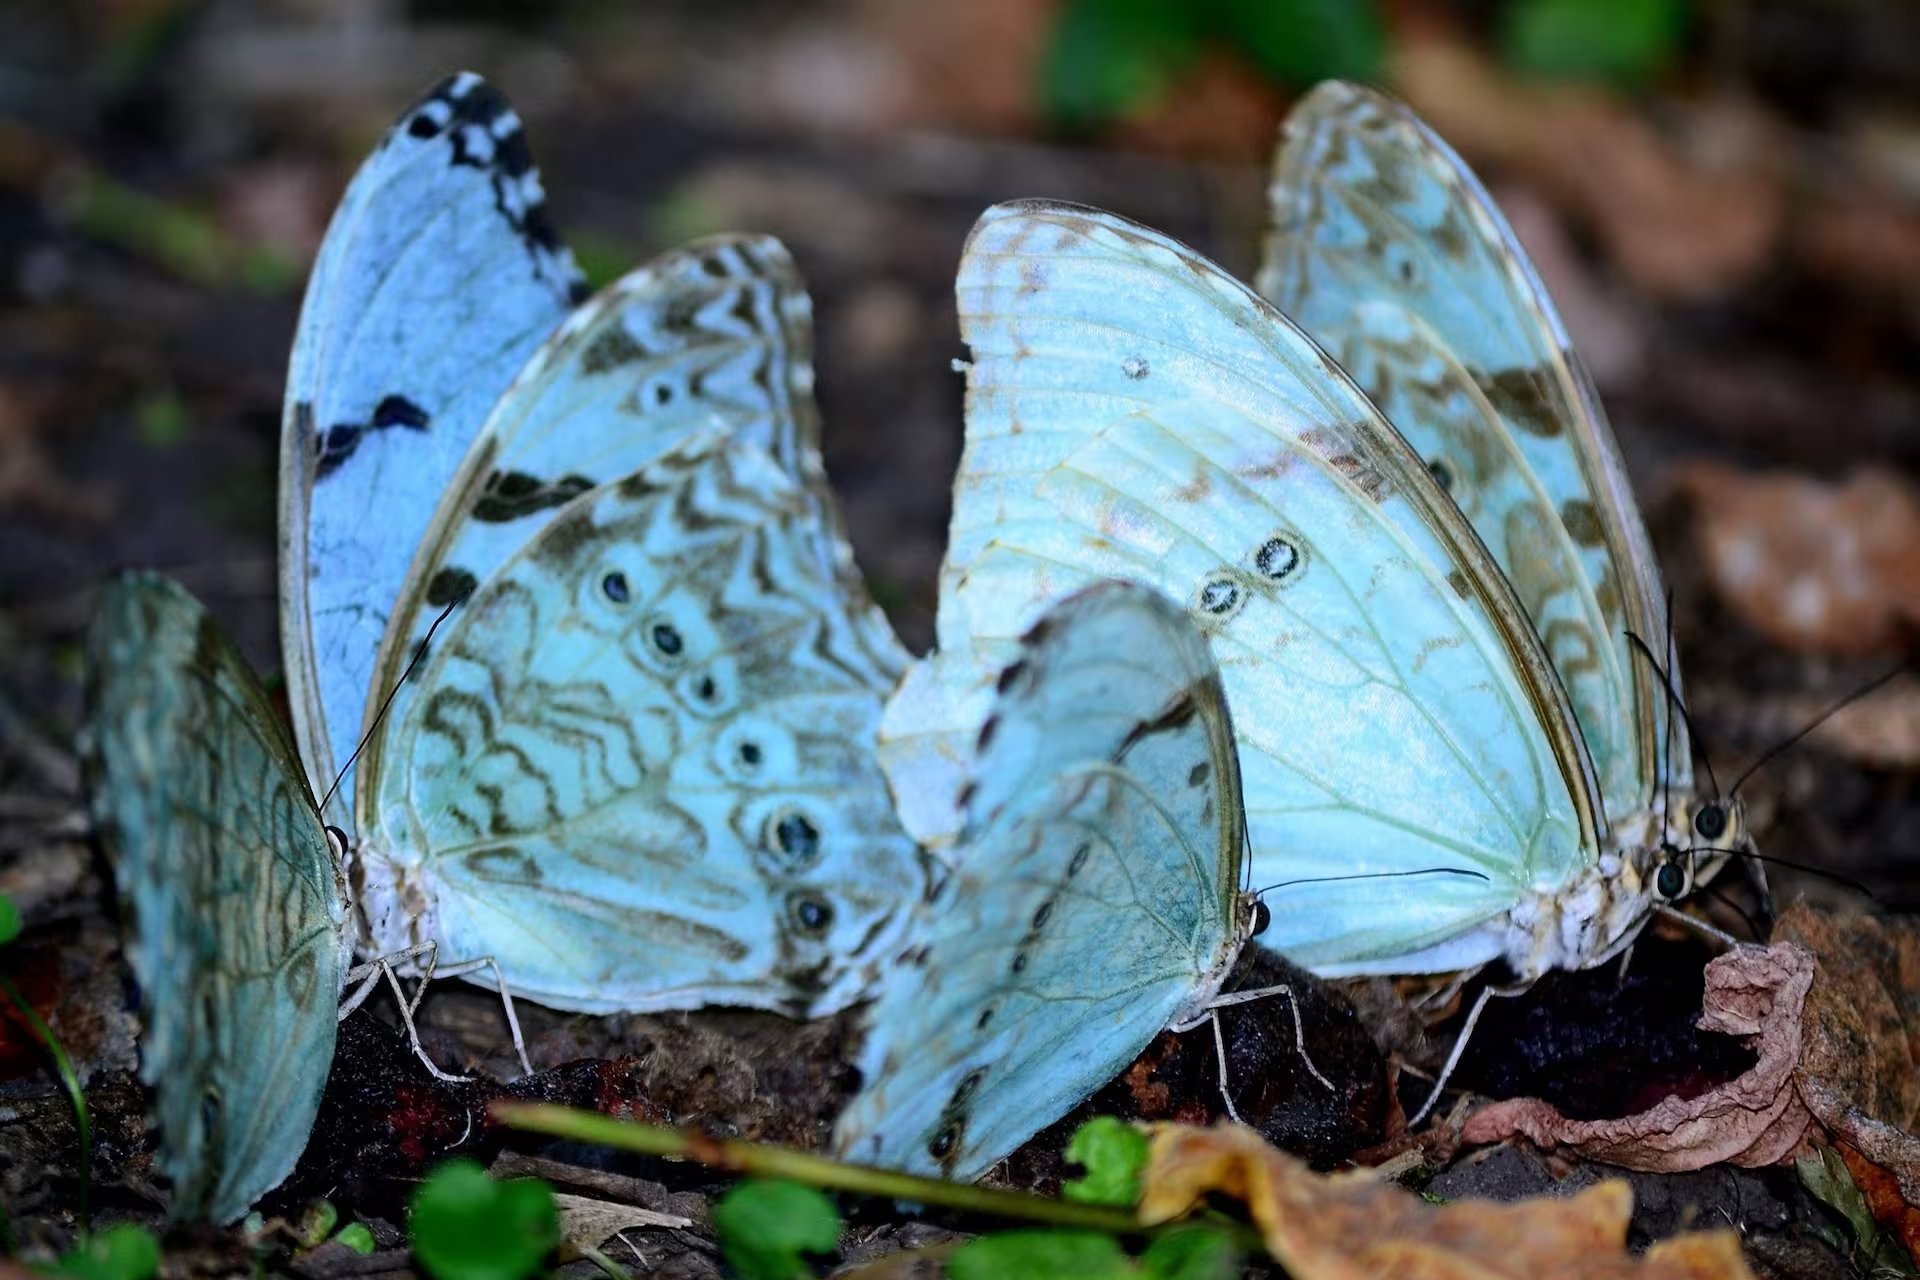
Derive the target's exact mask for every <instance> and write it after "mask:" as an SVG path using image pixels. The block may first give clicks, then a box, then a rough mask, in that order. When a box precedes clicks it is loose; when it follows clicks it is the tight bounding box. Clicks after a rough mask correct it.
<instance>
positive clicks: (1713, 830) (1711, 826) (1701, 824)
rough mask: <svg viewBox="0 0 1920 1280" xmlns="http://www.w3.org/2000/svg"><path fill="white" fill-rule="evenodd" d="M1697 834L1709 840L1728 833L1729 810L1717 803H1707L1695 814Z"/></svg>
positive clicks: (1695, 830)
mask: <svg viewBox="0 0 1920 1280" xmlns="http://www.w3.org/2000/svg"><path fill="white" fill-rule="evenodd" d="M1693 830H1694V832H1695V834H1697V835H1699V836H1701V837H1702V838H1703V839H1707V840H1718V839H1719V838H1720V837H1721V836H1723V835H1725V834H1726V833H1727V811H1726V810H1725V809H1723V808H1721V807H1720V806H1719V805H1717V804H1710V805H1707V806H1706V807H1705V808H1703V809H1701V810H1700V812H1698V813H1696V814H1694V815H1693Z"/></svg>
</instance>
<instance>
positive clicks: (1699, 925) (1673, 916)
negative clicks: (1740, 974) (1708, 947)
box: [1653, 903, 1747, 951]
mask: <svg viewBox="0 0 1920 1280" xmlns="http://www.w3.org/2000/svg"><path fill="white" fill-rule="evenodd" d="M1653 909H1654V911H1655V912H1657V913H1658V914H1660V915H1663V916H1665V917H1666V918H1667V919H1669V920H1671V921H1673V922H1674V923H1675V924H1683V925H1685V926H1686V927H1687V928H1689V929H1691V930H1693V931H1694V932H1695V933H1697V934H1699V935H1700V936H1701V937H1703V938H1706V939H1708V940H1709V941H1712V942H1717V943H1719V944H1720V945H1721V946H1723V947H1725V948H1726V949H1727V950H1729V951H1732V950H1735V949H1737V948H1739V947H1741V946H1744V945H1747V944H1745V943H1742V942H1741V941H1740V939H1738V938H1736V937H1734V936H1733V935H1732V934H1730V933H1728V932H1727V931H1726V930H1725V929H1722V928H1720V927H1719V926H1718V925H1713V924H1709V923H1708V922H1707V921H1705V920H1701V919H1699V918H1698V917H1695V916H1690V915H1688V914H1687V913H1686V912H1684V911H1681V910H1679V909H1678V908H1676V907H1670V906H1667V905H1666V904H1665V903H1659V904H1657V905H1656V906H1655V907H1654V908H1653Z"/></svg>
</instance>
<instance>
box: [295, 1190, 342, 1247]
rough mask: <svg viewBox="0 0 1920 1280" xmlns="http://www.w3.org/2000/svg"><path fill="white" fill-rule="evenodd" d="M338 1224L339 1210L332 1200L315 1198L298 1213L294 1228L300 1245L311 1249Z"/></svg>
mask: <svg viewBox="0 0 1920 1280" xmlns="http://www.w3.org/2000/svg"><path fill="white" fill-rule="evenodd" d="M339 1225H340V1210H339V1209H337V1208H335V1207H334V1204H333V1201H331V1200H315V1201H314V1202H313V1203H312V1204H309V1205H308V1206H307V1207H306V1211H305V1212H303V1213H302V1214H301V1215H300V1221H299V1223H298V1224H297V1225H296V1226H295V1228H294V1230H295V1233H296V1234H298V1235H299V1237H300V1245H301V1247H302V1248H306V1249H311V1248H313V1246H315V1245H317V1244H319V1243H320V1242H321V1241H323V1240H325V1239H326V1238H327V1237H328V1236H330V1235H332V1234H333V1229H334V1228H335V1227H337V1226H339Z"/></svg>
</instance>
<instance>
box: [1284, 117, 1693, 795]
mask: <svg viewBox="0 0 1920 1280" xmlns="http://www.w3.org/2000/svg"><path fill="white" fill-rule="evenodd" d="M1270 201H1271V205H1272V216H1273V226H1272V229H1271V231H1270V233H1269V235H1268V239H1267V245H1266V254H1265V262H1264V264H1263V267H1262V269H1261V273H1260V277H1259V286H1260V291H1261V292H1262V293H1263V294H1264V295H1265V296H1266V297H1268V298H1270V299H1271V300H1272V301H1273V302H1274V303H1275V304H1276V305H1278V306H1279V307H1280V308H1281V309H1282V310H1283V311H1285V312H1286V313H1287V314H1288V315H1289V316H1290V317H1291V318H1292V319H1294V320H1295V321H1296V322H1298V323H1299V324H1300V325H1302V326H1303V327H1304V328H1305V329H1306V330H1307V331H1308V332H1309V333H1311V334H1312V335H1313V336H1314V338H1315V339H1316V340H1317V341H1319V342H1321V343H1322V344H1323V345H1325V346H1326V347H1327V349H1328V350H1329V351H1331V352H1332V353H1333V354H1334V355H1335V356H1336V357H1338V358H1339V359H1340V360H1341V362H1342V363H1343V364H1344V365H1345V366H1346V367H1347V369H1348V371H1349V372H1350V373H1352V374H1353V375H1354V377H1355V379H1356V380H1357V381H1358V382H1359V383H1360V385H1361V386H1362V387H1363V388H1365V390H1366V391H1367V392H1368V394H1369V395H1371V396H1372V397H1373V399H1374V400H1375V402H1376V403H1377V404H1378V405H1379V406H1380V408H1381V409H1382V410H1383V411H1384V412H1385V413H1386V414H1387V416H1388V418H1389V419H1391V420H1392V422H1393V423H1394V425H1395V426H1396V427H1397V428H1399V429H1400V430H1401V431H1402V432H1403V433H1404V434H1405V435H1406V437H1407V439H1408V440H1409V441H1410V442H1411V443H1412V444H1413V445H1414V447H1415V448H1416V449H1417V450H1418V451H1419V453H1420V455H1421V456H1422V457H1423V458H1424V459H1425V460H1426V461H1427V462H1428V463H1429V464H1431V465H1432V466H1433V467H1434V468H1435V470H1436V471H1437V472H1438V473H1439V474H1440V475H1441V477H1442V479H1443V480H1444V481H1445V482H1446V483H1447V487H1448V488H1449V490H1450V492H1451V494H1452V496H1453V498H1454V499H1455V501H1457V502H1458V503H1459V504H1460V506H1461V507H1462V509H1463V510H1464V511H1465V513H1466V515H1467V517H1468V519H1469V520H1471V521H1472V523H1473V526H1474V529H1475V531H1476V532H1478V533H1479V535H1480V536H1481V538H1482V539H1484V540H1485V542H1486V544H1487V547H1488V549H1489V550H1490V551H1491V552H1492V554H1493V556H1494V558H1495V559H1496V560H1497V561H1498V562H1499V564H1500V567H1501V569H1502V570H1503V571H1504V572H1505V573H1506V574H1507V576H1508V577H1509V578H1510V579H1511V580H1512V581H1513V584H1514V587H1515V589H1516V591H1517V592H1518V594H1519V596H1520V598H1521V601H1522V603H1523V604H1524V605H1525V607H1526V609H1527V611H1528V616H1529V617H1530V618H1531V619H1532V620H1533V623H1534V625H1535V626H1536V628H1537V629H1538V631H1539V633H1540V636H1541V639H1542V642H1543V643H1544V644H1545V646H1546V648H1547V651H1548V653H1549V655H1550V656H1551V658H1552V660H1553V663H1554V667H1555V669H1556V671H1557V672H1558V673H1559V675H1560V678H1561V679H1562V681H1563V682H1564V683H1565V685H1566V687H1567V692H1568V696H1569V698H1570V699H1571V701H1572V703H1573V706H1574V710H1575V713H1576V715H1577V716H1578V719H1579V722H1580V725H1581V729H1582V731H1583V733H1584V735H1585V738H1586V741H1587V744H1588V746H1589V748H1590V750H1591V753H1592V755H1593V758H1594V765H1595V769H1596V772H1597V774H1598V776H1599V778H1600V781H1601V785H1602V795H1603V797H1604V801H1605V807H1606V810H1607V813H1608V816H1609V817H1610V818H1612V819H1614V820H1622V819H1626V818H1628V817H1629V816H1630V814H1631V812H1632V811H1633V810H1634V809H1636V808H1640V807H1643V806H1645V805H1646V804H1647V803H1648V799H1649V797H1650V796H1651V795H1653V794H1654V790H1655V783H1656V781H1665V782H1668V783H1671V784H1672V785H1673V786H1674V787H1675V788H1677V789H1679V790H1681V791H1685V790H1686V789H1687V788H1688V787H1690V785H1691V781H1692V766H1691V753H1690V750H1689V747H1688V744H1687V740H1686V736H1685V726H1684V725H1683V724H1682V723H1680V722H1679V721H1678V720H1675V722H1674V723H1672V724H1669V723H1668V720H1669V715H1668V706H1667V701H1666V694H1665V692H1664V691H1663V690H1662V689H1661V687H1660V684H1659V680H1658V677H1657V675H1656V673H1655V672H1654V671H1653V670H1652V669H1651V667H1650V666H1649V664H1648V663H1646V662H1645V661H1644V660H1643V659H1642V658H1640V657H1639V656H1637V655H1636V654H1635V653H1634V652H1633V651H1632V649H1631V648H1630V647H1629V642H1628V640H1627V632H1628V631H1629V630H1632V631H1633V632H1635V633H1637V634H1638V635H1639V636H1640V637H1641V638H1642V639H1643V640H1644V641H1646V642H1647V643H1648V644H1649V645H1650V646H1651V647H1652V649H1653V651H1654V652H1656V653H1658V652H1661V651H1662V650H1663V649H1664V648H1665V647H1666V643H1667V624H1666V602H1665V600H1664V598H1663V594H1662V590H1661V586H1660V575H1659V570H1658V568H1657V566H1656V564H1655V562H1654V559H1653V554H1652V547H1651V543H1650V541H1649V539H1648V537H1647V533H1646V528H1645V526H1644V524H1643V523H1642V521H1641V519H1640V514H1639V511H1638V509H1637V508H1636V506H1635V505H1634V502H1633V495H1632V491H1631V489H1630V487H1629V485H1628V482H1627V477H1626V472H1625V469H1624V468H1623V466H1622V465H1621V462H1620V458H1619V453H1618V450H1617V448H1616V446H1615V444H1614V442H1613V437H1612V433H1611V432H1610V431H1609V430H1608V428H1607V425H1606V420H1605V417H1604V415H1603V413H1602V411H1601V408H1600V402H1599V397H1598V395H1597V394H1596V393H1595V391H1594V388H1593V384H1592V381H1591V380H1590V379H1589V378H1588V376H1587V374H1586V372H1585V370H1584V369H1583V368H1582V367H1581V366H1580V364H1579V362H1578V360H1577V359H1576V358H1575V357H1574V354H1573V351H1572V349H1571V346H1570V344H1569V342H1568V339H1567V335H1566V331H1565V329H1564V327H1563V326H1562V324H1561V322H1560V319H1559V317H1558V315H1557V314H1556V313H1555V312H1554V309H1553V305H1552V303H1551V301H1549V299H1548V297H1547V293H1546V290H1545V288H1544V287H1543V286H1542V285H1541V283H1540V280H1539V277H1538V276H1537V275H1536V274H1535V272H1534V270H1533V268H1532V266H1531V265H1530V264H1529V263H1528V261H1527V258H1526V255H1525V253H1524V252H1523V251H1522V249H1521V248H1520V245H1519V241H1518V240H1517V239H1516V237H1515V236H1514V234H1513V230H1512V228H1511V227H1509V226H1508V225H1507V222H1506V220H1505V219H1504V218H1503V217H1502V216H1501V214H1500V212H1499V210H1498V209H1497V207H1496V206H1495V205H1494V203H1493V201H1492V199H1491V198H1490V197H1489V196H1488V195H1487V193H1486V190H1485V189H1484V188H1483V187H1482V186H1481V185H1480V183H1479V181H1478V180H1477V179H1475V178H1474V176H1473V174H1472V173H1471V172H1470V171H1469V170H1468V169H1467V167H1466V166H1465V164H1464V163H1463V162H1462V161H1461V160H1460V158H1459V157H1458V156H1457V155H1455V154H1454V152H1453V151H1452V150H1451V149H1450V148H1449V147H1447V145H1446V144H1445V143H1444V142H1442V141H1441V140H1440V139H1439V138H1438V137H1437V136H1435V135H1434V134H1433V132H1432V131H1431V130H1429V129H1428V128H1427V127H1426V126H1425V125H1424V124H1423V123H1422V122H1421V121H1420V120H1419V119H1418V118H1417V117H1416V116H1414V114H1413V113H1412V112H1411V111H1410V110H1408V109H1407V108H1406V107H1405V106H1403V105H1401V104H1400V103H1398V102H1395V101H1393V100H1392V99H1390V98H1388V97H1386V96H1385V95H1383V94H1380V93H1377V92H1375V91H1373V90H1370V89H1366V88H1363V87H1360V86H1357V85H1351V84H1343V83H1338V82H1334V83H1329V84H1325V85H1322V86H1321V87H1320V88H1318V89H1316V90H1315V91H1314V92H1313V93H1312V94H1310V95H1308V97H1307V98H1306V99H1305V100H1304V101H1303V102H1302V103H1301V104H1300V105H1299V106H1298V107H1297V108H1296V109H1295V111H1294V112H1293V114H1292V115H1291V116H1290V117H1289V118H1288V121H1287V126H1286V136H1285V138H1284V140H1283V142H1282V145H1281V147H1280V151H1279V154H1278V156H1277V157H1276V160H1275V165H1274V177H1273V183H1272V186H1271V188H1270ZM1666 665H1667V667H1668V669H1669V672H1670V673H1671V672H1672V667H1673V662H1672V656H1671V655H1668V657H1667V659H1666ZM1674 680H1675V684H1676V688H1677V687H1678V677H1677V675H1675V676H1674ZM1669 735H1670V736H1669ZM1668 760H1670V761H1671V763H1670V764H1667V763H1664V762H1665V761H1668ZM1657 761H1658V762H1663V763H1660V764H1656V762H1657Z"/></svg>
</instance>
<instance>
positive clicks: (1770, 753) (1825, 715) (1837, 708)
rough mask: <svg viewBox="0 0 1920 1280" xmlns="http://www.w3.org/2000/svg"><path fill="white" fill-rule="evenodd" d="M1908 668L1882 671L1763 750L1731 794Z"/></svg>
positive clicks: (1905, 665) (1739, 778) (1742, 775)
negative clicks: (1776, 758) (1782, 740)
mask: <svg viewBox="0 0 1920 1280" xmlns="http://www.w3.org/2000/svg"><path fill="white" fill-rule="evenodd" d="M1907 668H1908V664H1907V663H1904V662H1903V663H1901V664H1900V665H1899V666H1897V667H1895V668H1893V669H1892V670H1891V671H1885V672H1882V673H1881V674H1880V675H1878V676H1876V677H1875V678H1874V679H1872V680H1870V681H1868V682H1867V683H1866V684H1864V685H1862V686H1860V687H1859V688H1858V689H1855V690H1854V691H1853V692H1852V693H1850V694H1848V695H1847V696H1846V697H1844V698H1842V699H1840V701H1838V702H1836V703H1834V704H1833V705H1832V706H1830V707H1828V708H1827V709H1826V710H1825V711H1822V712H1821V713H1820V714H1819V715H1817V716H1815V717H1814V718H1813V719H1812V720H1810V721H1808V722H1807V723H1806V725H1804V726H1803V727H1802V728H1801V729H1800V730H1799V731H1798V732H1797V733H1795V734H1794V735H1793V736H1792V737H1790V738H1788V739H1787V740H1786V741H1785V742H1782V743H1779V744H1778V745H1776V746H1773V747H1770V748H1768V749H1767V750H1766V751H1763V752H1761V754H1760V758H1759V759H1758V760H1755V761H1754V762H1753V763H1752V764H1750V765H1748V766H1747V767H1746V770H1745V771H1744V772H1743V773H1741V775H1740V776H1739V777H1738V778H1735V779H1734V782H1733V791H1732V792H1730V793H1729V794H1733V795H1737V794H1739V791H1740V788H1741V786H1743V785H1744V784H1745V783H1746V781H1747V779H1748V778H1751V777H1752V776H1753V775H1754V774H1755V773H1757V772H1759V770H1760V768H1761V766H1763V765H1766V764H1769V763H1771V762H1772V760H1773V758H1774V757H1775V756H1777V755H1779V754H1780V753H1781V752H1783V751H1785V750H1786V749H1787V748H1788V747H1791V746H1793V745H1795V744H1796V743H1798V742H1799V741H1800V740H1801V739H1802V738H1804V737H1806V736H1807V735H1808V734H1810V733H1812V732H1813V731H1814V730H1815V729H1818V728H1819V727H1820V726H1821V725H1823V724H1825V723H1826V722H1827V721H1828V720H1830V719H1832V718H1833V717H1834V716H1836V715H1838V714H1839V713H1840V712H1841V711H1842V710H1843V709H1845V708H1846V707H1848V706H1850V705H1852V704H1853V703H1855V702H1858V701H1859V700H1860V699H1862V698H1864V697H1866V696H1867V695H1868V694H1870V693H1872V692H1873V691H1874V690H1875V689H1878V688H1879V687H1880V686H1882V685H1884V684H1886V683H1887V682H1888V681H1890V680H1892V679H1893V678H1894V677H1895V676H1897V675H1900V674H1902V673H1903V672H1905V671H1906V670H1907Z"/></svg>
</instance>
